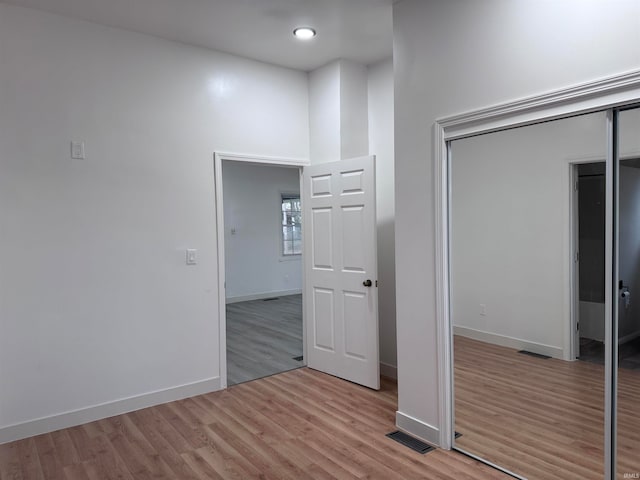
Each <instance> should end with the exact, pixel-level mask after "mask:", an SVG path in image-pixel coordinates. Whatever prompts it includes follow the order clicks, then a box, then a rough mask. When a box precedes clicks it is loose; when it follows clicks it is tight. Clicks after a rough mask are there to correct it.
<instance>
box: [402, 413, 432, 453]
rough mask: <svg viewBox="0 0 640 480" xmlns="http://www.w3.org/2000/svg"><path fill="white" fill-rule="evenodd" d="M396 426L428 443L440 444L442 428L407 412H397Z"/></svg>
mask: <svg viewBox="0 0 640 480" xmlns="http://www.w3.org/2000/svg"><path fill="white" fill-rule="evenodd" d="M396 427H398V429H400V430H402V431H403V432H405V433H408V434H409V435H413V436H414V437H418V438H419V439H421V440H424V441H425V442H427V443H430V444H432V445H436V446H440V430H439V429H437V428H436V427H434V426H432V425H429V424H428V423H424V422H423V421H421V420H418V419H417V418H414V417H412V416H411V415H407V414H406V413H402V412H396Z"/></svg>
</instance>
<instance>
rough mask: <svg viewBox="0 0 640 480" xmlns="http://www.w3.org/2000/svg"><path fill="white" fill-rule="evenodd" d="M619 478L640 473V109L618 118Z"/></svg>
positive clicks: (630, 476) (637, 476)
mask: <svg viewBox="0 0 640 480" xmlns="http://www.w3.org/2000/svg"><path fill="white" fill-rule="evenodd" d="M618 152H619V164H618V168H619V170H618V176H619V177H618V178H619V181H618V184H619V191H618V205H619V211H618V225H619V228H618V259H619V262H618V272H619V273H618V276H619V280H620V282H619V292H618V298H617V301H616V302H615V303H614V305H616V306H617V308H618V335H617V339H618V398H617V404H618V411H617V415H618V418H617V421H618V437H617V440H618V441H617V446H618V450H617V451H618V456H617V478H620V479H623V478H640V109H633V110H625V111H623V112H620V114H619V122H618Z"/></svg>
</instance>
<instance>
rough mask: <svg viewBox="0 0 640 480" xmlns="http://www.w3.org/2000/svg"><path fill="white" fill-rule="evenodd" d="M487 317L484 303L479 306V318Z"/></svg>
mask: <svg viewBox="0 0 640 480" xmlns="http://www.w3.org/2000/svg"><path fill="white" fill-rule="evenodd" d="M486 315H487V306H486V305H485V304H484V303H481V304H480V316H482V317H485V316H486Z"/></svg>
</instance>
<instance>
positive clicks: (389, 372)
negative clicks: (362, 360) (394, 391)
mask: <svg viewBox="0 0 640 480" xmlns="http://www.w3.org/2000/svg"><path fill="white" fill-rule="evenodd" d="M380 375H384V376H385V377H389V378H393V379H394V380H397V379H398V367H396V366H395V365H389V364H388V363H383V362H380Z"/></svg>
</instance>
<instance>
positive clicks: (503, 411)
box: [454, 336, 640, 480]
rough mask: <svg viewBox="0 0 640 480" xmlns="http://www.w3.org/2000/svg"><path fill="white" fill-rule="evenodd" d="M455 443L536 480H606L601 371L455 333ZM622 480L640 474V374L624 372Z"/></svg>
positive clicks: (599, 368) (582, 363)
mask: <svg viewBox="0 0 640 480" xmlns="http://www.w3.org/2000/svg"><path fill="white" fill-rule="evenodd" d="M454 358H455V409H456V413H455V415H456V431H458V432H460V433H462V434H463V435H462V437H460V438H459V439H458V440H457V441H456V445H457V446H459V447H461V448H463V449H465V450H467V451H469V452H471V453H474V454H477V455H479V456H481V457H483V458H485V459H487V460H489V461H491V462H493V463H495V464H498V465H501V466H503V467H505V468H507V469H509V470H511V471H513V472H514V473H518V474H519V475H522V476H524V477H527V478H529V479H531V480H535V479H545V480H546V479H549V480H556V479H560V478H562V479H565V478H566V479H568V478H576V479H577V478H580V479H585V480H589V479H594V480H596V479H602V478H603V471H604V453H603V451H604V450H603V445H604V367H603V366H602V365H596V364H592V363H587V362H565V361H562V360H556V359H546V360H545V359H539V358H534V357H530V356H527V355H523V354H519V353H517V352H516V351H515V350H512V349H509V348H504V347H499V346H496V345H490V344H487V343H483V342H478V341H475V340H470V339H468V338H464V337H459V336H456V337H455V339H454ZM618 402H619V414H618V415H619V419H620V420H621V422H620V426H619V433H620V434H619V437H618V439H619V445H620V450H619V453H618V455H619V462H618V478H623V476H624V473H636V472H637V473H640V372H638V371H628V370H627V371H625V370H621V372H620V394H619V398H618Z"/></svg>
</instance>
